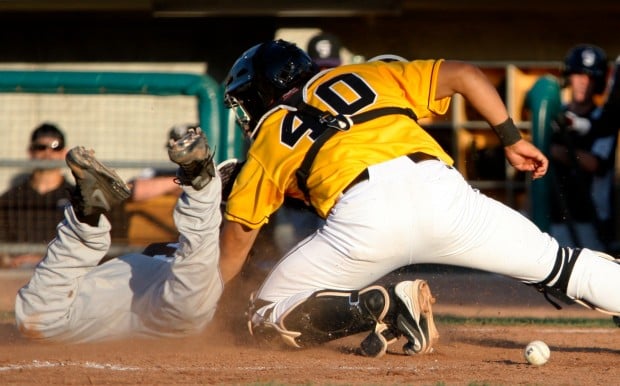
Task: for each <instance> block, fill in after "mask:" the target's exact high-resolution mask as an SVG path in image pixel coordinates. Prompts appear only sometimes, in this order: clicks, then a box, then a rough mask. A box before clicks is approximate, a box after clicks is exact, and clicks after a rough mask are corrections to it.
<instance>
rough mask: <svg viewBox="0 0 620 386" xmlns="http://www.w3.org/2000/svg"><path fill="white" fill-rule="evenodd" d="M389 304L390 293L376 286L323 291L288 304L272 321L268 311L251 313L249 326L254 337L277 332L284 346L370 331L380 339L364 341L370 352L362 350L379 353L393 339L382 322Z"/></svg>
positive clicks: (263, 336) (324, 340)
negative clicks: (293, 304) (287, 308)
mask: <svg viewBox="0 0 620 386" xmlns="http://www.w3.org/2000/svg"><path fill="white" fill-rule="evenodd" d="M257 305H258V304H256V303H255V304H254V307H256V306H257ZM389 306H390V295H389V293H388V291H387V290H386V289H385V288H384V287H382V286H379V285H373V286H370V287H366V288H364V289H362V290H360V291H351V292H348V291H331V290H324V291H318V292H315V293H314V294H312V296H310V297H309V298H307V299H306V300H305V301H303V302H302V303H299V304H297V305H296V306H294V307H292V308H291V309H289V310H288V312H286V313H285V314H284V315H282V316H281V317H279V320H277V321H275V322H273V321H270V316H271V315H270V314H271V310H267V311H266V313H265V314H264V315H262V316H261V315H259V314H258V313H254V314H253V315H252V320H250V322H249V328H250V333H251V334H252V335H254V336H255V337H258V338H262V339H264V340H271V339H273V337H274V336H276V335H280V337H281V338H282V339H283V340H284V342H285V343H286V344H287V345H289V346H293V347H298V348H303V347H310V346H313V345H318V344H322V343H325V342H328V341H331V340H335V339H339V338H342V337H345V336H349V335H353V334H357V333H360V332H363V331H370V330H372V331H373V333H374V332H376V333H377V334H382V335H381V338H380V339H377V341H374V340H373V341H368V342H366V346H367V349H368V350H372V351H369V352H363V353H364V354H365V355H369V356H380V355H382V354H384V353H385V350H386V349H387V345H388V344H389V343H391V342H393V341H394V340H395V336H394V335H392V334H391V333H390V331H389V329H388V328H387V326H386V325H385V324H383V322H382V321H383V318H384V317H385V316H386V314H387V312H388V309H389ZM250 309H251V311H252V306H251V307H250ZM367 340H368V338H367ZM362 350H363V349H362Z"/></svg>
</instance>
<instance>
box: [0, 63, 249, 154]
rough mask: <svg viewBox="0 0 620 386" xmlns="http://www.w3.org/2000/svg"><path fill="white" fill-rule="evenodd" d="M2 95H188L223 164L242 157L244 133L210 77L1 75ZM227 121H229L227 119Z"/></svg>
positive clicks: (59, 73) (69, 73)
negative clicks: (233, 119) (234, 120)
mask: <svg viewBox="0 0 620 386" xmlns="http://www.w3.org/2000/svg"><path fill="white" fill-rule="evenodd" d="M0 92H2V93H45V94H58V93H65V94H98V95H101V94H129V95H136V94H142V95H156V96H169V95H186V96H195V97H196V98H197V104H198V106H197V109H198V116H199V121H200V122H199V123H200V125H201V127H202V128H203V129H204V130H205V134H206V135H207V137H208V138H209V140H210V142H211V143H212V144H214V145H215V146H214V147H215V148H216V154H215V158H216V161H218V162H220V161H223V160H225V159H228V158H231V157H240V156H241V154H242V146H243V143H242V140H241V138H240V137H241V133H239V131H238V130H235V125H234V123H232V122H231V121H230V119H229V116H228V115H229V114H228V112H227V111H225V110H224V109H223V97H222V86H221V85H219V84H218V83H217V82H215V81H214V80H213V79H212V78H211V77H209V76H208V75H197V74H182V73H150V72H99V71H97V72H88V71H11V70H5V71H0ZM223 117H226V119H223Z"/></svg>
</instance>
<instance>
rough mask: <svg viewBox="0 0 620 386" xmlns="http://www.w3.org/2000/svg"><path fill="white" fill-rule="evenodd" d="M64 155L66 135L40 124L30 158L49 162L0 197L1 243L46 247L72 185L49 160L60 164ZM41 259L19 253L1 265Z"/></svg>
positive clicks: (51, 125) (38, 256)
mask: <svg viewBox="0 0 620 386" xmlns="http://www.w3.org/2000/svg"><path fill="white" fill-rule="evenodd" d="M66 153H67V151H66V149H65V135H64V133H63V132H62V131H61V130H60V129H59V128H58V127H57V126H56V125H54V124H52V123H43V124H41V125H40V126H38V127H36V128H35V129H34V131H33V132H32V134H31V137H30V144H29V146H28V155H29V158H30V159H31V160H33V161H50V162H49V163H48V164H45V163H39V164H37V165H35V167H34V169H33V170H32V171H31V172H30V173H29V174H27V175H26V176H24V178H23V180H22V181H18V182H17V183H16V184H15V185H14V186H13V187H11V188H9V189H8V190H7V191H6V192H5V193H3V194H2V196H0V216H1V217H0V218H1V222H0V240H1V241H3V242H6V243H36V244H47V243H49V242H50V241H51V240H52V239H53V238H54V236H55V234H56V225H57V224H58V222H59V221H60V220H61V219H62V217H63V208H64V206H65V205H66V203H67V202H68V194H67V192H68V190H70V189H72V187H73V185H72V183H70V182H69V180H67V178H66V176H65V174H64V173H63V170H62V167H61V166H58V165H57V164H56V162H52V161H63V160H64V159H65V155H66ZM19 179H20V178H17V180H19ZM14 180H15V179H14ZM41 257H42V256H41V255H40V254H36V253H26V254H20V255H16V256H12V257H10V258H9V259H4V260H5V261H4V263H3V265H9V266H22V265H29V264H36V263H37V262H38V261H39V260H40V259H41ZM7 260H8V261H7Z"/></svg>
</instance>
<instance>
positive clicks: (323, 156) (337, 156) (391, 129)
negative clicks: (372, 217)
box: [224, 59, 453, 229]
mask: <svg viewBox="0 0 620 386" xmlns="http://www.w3.org/2000/svg"><path fill="white" fill-rule="evenodd" d="M442 62H443V60H441V59H440V60H416V61H411V62H389V63H387V62H380V61H378V62H369V63H362V64H351V65H344V66H340V67H335V68H332V69H329V70H326V71H323V72H321V73H319V74H317V75H316V76H315V77H314V78H312V79H311V80H310V81H309V82H308V83H307V84H306V86H305V87H304V89H303V90H302V91H301V92H302V96H303V100H304V101H305V102H306V103H308V104H310V105H311V106H314V107H316V108H318V109H320V110H322V111H328V112H330V113H331V114H332V115H339V114H342V115H344V116H354V115H355V114H359V113H363V112H365V111H370V110H374V109H376V108H381V107H392V106H397V107H401V108H409V109H411V110H413V112H414V113H415V114H416V116H417V118H418V119H422V118H428V117H432V116H435V115H443V114H445V113H446V111H447V110H448V107H449V104H450V99H451V98H449V97H446V98H442V99H439V100H436V98H435V89H436V82H437V76H438V71H439V66H440V65H441V63H442ZM300 115H301V114H296V109H295V108H291V107H290V106H285V105H279V106H276V107H274V108H273V109H272V110H270V111H269V112H268V113H267V114H265V115H264V116H263V117H262V118H261V120H260V121H259V122H258V125H259V129H258V131H257V134H256V137H255V140H254V142H253V143H252V144H251V145H250V148H249V150H248V153H247V159H246V163H245V165H244V166H243V168H242V170H241V172H240V173H239V175H238V176H237V178H236V180H235V183H234V185H233V188H232V191H231V194H230V196H229V198H228V202H227V205H226V211H225V214H224V216H225V217H226V219H228V220H230V221H234V222H238V223H241V224H243V225H245V226H248V227H250V228H252V229H257V228H259V227H261V226H262V225H264V224H265V223H267V222H268V221H269V217H270V215H271V214H273V213H274V212H275V211H276V210H277V209H278V208H279V207H280V206H281V205H282V203H283V202H284V198H285V197H286V196H289V197H293V198H297V199H302V200H303V199H304V194H303V192H302V191H301V190H300V189H299V187H298V185H297V178H296V176H295V172H296V171H297V169H298V168H299V167H300V165H301V163H302V161H303V159H304V157H305V155H306V152H307V151H308V149H309V148H310V146H311V144H312V142H313V141H314V140H316V138H317V137H318V136H319V135H320V134H321V133H322V130H324V128H323V127H317V126H316V124H314V125H313V124H311V123H308V122H307V120H306V122H304V119H303V117H301V116H300ZM418 151H419V152H424V153H427V154H430V155H434V156H436V157H438V158H439V159H441V160H442V161H444V162H445V163H447V164H449V165H452V164H453V160H452V158H451V157H450V156H449V155H448V154H447V153H446V152H445V151H444V150H443V149H442V148H441V146H440V145H439V144H438V143H437V142H436V141H435V139H433V138H432V137H431V135H430V134H428V132H426V131H425V130H424V129H423V128H422V127H421V126H420V125H419V124H418V123H417V122H416V121H414V120H413V119H411V118H410V117H407V116H406V115H402V114H390V115H382V116H380V117H378V118H374V119H371V120H369V121H366V122H363V123H358V124H354V125H352V126H351V127H350V128H349V129H348V130H347V131H342V132H338V133H336V134H335V135H334V136H333V137H331V138H330V139H329V140H327V142H325V144H323V146H322V147H321V149H320V150H319V152H318V154H317V156H316V158H315V159H314V162H313V164H312V168H311V169H310V175H309V177H308V180H307V184H308V188H309V192H310V204H311V205H312V206H313V207H314V208H315V209H316V211H317V213H318V214H319V215H320V216H321V217H323V218H326V217H327V215H328V214H329V211H330V209H331V208H332V207H333V206H334V204H335V203H336V201H337V200H338V197H339V196H340V194H341V193H342V191H343V190H344V189H345V188H346V187H347V186H348V185H349V184H350V183H351V181H353V179H355V177H357V176H358V175H359V174H360V173H361V172H362V171H363V170H364V169H366V168H367V167H368V166H370V165H374V164H378V163H381V162H384V161H387V160H390V159H393V158H397V157H399V156H403V155H407V154H410V153H414V152H418Z"/></svg>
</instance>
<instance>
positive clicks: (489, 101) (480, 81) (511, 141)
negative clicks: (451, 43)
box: [435, 61, 549, 178]
mask: <svg viewBox="0 0 620 386" xmlns="http://www.w3.org/2000/svg"><path fill="white" fill-rule="evenodd" d="M454 94H461V95H462V96H463V97H464V98H465V99H466V100H467V101H468V102H469V103H470V104H471V105H472V106H473V107H474V108H475V109H476V110H477V111H478V112H479V113H480V114H481V115H482V116H483V117H484V119H486V121H487V122H488V123H489V124H490V125H491V126H492V127H493V128H494V129H495V132H496V133H497V134H498V136H499V137H500V139H501V140H502V143H503V144H504V151H505V154H506V158H507V159H508V161H509V162H510V164H511V165H512V166H513V167H514V168H515V169H517V170H520V171H528V172H532V177H533V178H540V177H542V176H544V175H545V173H546V172H547V167H548V165H549V161H548V160H547V157H545V155H544V154H543V153H542V152H541V151H540V150H539V149H538V148H536V147H535V146H534V145H533V144H531V143H530V142H528V141H526V140H524V139H519V138H520V135H519V134H518V131H517V129H516V127H514V124H513V123H512V121H511V120H510V117H509V116H508V111H507V109H506V106H505V105H504V102H503V101H502V99H501V97H500V95H499V94H498V92H497V90H496V89H495V86H494V85H493V84H492V83H491V81H490V80H489V79H488V78H487V77H486V75H485V74H484V73H483V72H482V71H481V70H480V69H479V68H478V67H476V66H474V65H471V64H468V63H465V62H459V61H444V62H443V63H442V64H441V67H440V68H439V77H438V79H437V88H436V91H435V98H437V99H441V98H445V97H449V96H452V95H454ZM511 126H512V127H513V129H512V130H513V131H510V127H511ZM498 128H500V129H499V130H498ZM507 128H508V131H507ZM506 133H509V135H506ZM506 137H507V138H508V139H507V140H506Z"/></svg>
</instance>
